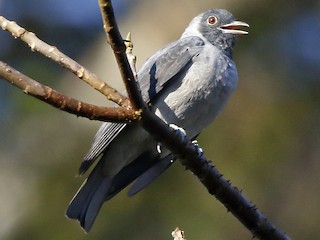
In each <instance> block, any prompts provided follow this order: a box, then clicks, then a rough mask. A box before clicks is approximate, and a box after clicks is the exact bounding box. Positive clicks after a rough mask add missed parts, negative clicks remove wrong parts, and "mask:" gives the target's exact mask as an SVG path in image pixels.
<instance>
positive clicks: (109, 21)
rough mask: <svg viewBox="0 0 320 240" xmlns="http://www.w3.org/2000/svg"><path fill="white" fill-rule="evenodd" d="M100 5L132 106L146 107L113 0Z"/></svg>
mask: <svg viewBox="0 0 320 240" xmlns="http://www.w3.org/2000/svg"><path fill="white" fill-rule="evenodd" d="M98 2H99V6H100V10H101V15H102V19H103V28H104V30H105V32H106V34H107V36H108V40H109V43H110V45H111V48H112V50H113V52H114V55H115V58H116V60H117V63H118V66H119V70H120V73H121V77H122V80H123V81H124V84H125V86H126V90H127V93H128V96H129V99H130V101H131V104H132V107H133V108H134V109H136V110H137V111H138V110H140V111H142V110H143V109H144V108H146V104H145V103H144V101H143V99H142V96H141V93H140V89H139V85H138V84H137V81H136V79H135V75H134V74H133V73H132V70H131V67H130V64H129V62H128V59H127V56H126V46H125V44H124V41H123V38H122V37H121V34H120V32H119V29H118V25H117V22H116V19H115V16H114V12H113V8H112V4H111V1H108V0H99V1H98Z"/></svg>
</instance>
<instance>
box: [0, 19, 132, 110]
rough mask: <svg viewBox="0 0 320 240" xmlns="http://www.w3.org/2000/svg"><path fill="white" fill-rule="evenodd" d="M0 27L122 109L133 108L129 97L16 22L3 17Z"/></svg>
mask: <svg viewBox="0 0 320 240" xmlns="http://www.w3.org/2000/svg"><path fill="white" fill-rule="evenodd" d="M0 26H1V28H2V29H3V30H6V31H8V32H10V33H11V34H12V36H13V37H15V38H19V39H21V40H22V41H23V42H25V43H26V44H28V46H29V47H30V48H31V51H36V52H39V53H41V54H42V55H44V56H46V57H47V58H49V59H51V60H52V61H54V62H56V63H58V64H60V65H61V66H62V67H64V68H65V69H67V70H69V71H70V72H72V73H73V74H75V75H76V76H77V77H78V78H80V79H82V80H83V81H84V82H86V83H87V84H89V85H90V86H91V87H93V88H94V89H96V90H97V91H99V92H100V93H102V94H103V95H105V96H106V97H107V99H108V100H110V101H113V102H115V103H116V104H118V105H120V106H122V107H127V108H131V104H130V101H129V99H128V98H127V97H124V96H122V95H121V94H120V93H118V91H117V90H116V89H114V88H112V87H111V86H110V85H108V84H107V83H105V82H104V81H102V80H101V79H100V78H98V76H97V75H95V74H94V73H92V72H90V71H89V70H88V69H86V68H85V67H83V66H81V65H80V64H79V63H77V62H76V61H74V60H73V59H71V58H70V57H68V56H67V55H65V54H64V53H62V52H61V51H59V49H58V48H57V47H55V46H51V45H49V44H47V43H46V42H44V41H42V40H41V39H39V38H38V37H37V36H36V35H35V34H34V33H32V32H29V31H27V30H26V29H24V28H22V27H20V26H19V25H18V24H17V23H16V22H14V21H9V20H7V19H6V18H4V17H3V16H0Z"/></svg>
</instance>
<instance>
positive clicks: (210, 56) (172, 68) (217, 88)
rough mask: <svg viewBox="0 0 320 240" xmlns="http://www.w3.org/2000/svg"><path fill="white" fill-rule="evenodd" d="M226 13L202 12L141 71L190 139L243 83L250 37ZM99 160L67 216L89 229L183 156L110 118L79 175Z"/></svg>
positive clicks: (151, 99)
mask: <svg viewBox="0 0 320 240" xmlns="http://www.w3.org/2000/svg"><path fill="white" fill-rule="evenodd" d="M240 27H249V25H248V24H247V23H244V22H240V21H236V20H235V18H234V17H233V15H232V14H231V13H229V12H228V11H226V10H221V9H217V10H209V11H206V12H204V13H201V14H200V15H198V16H197V17H195V18H194V19H193V20H192V21H191V22H190V24H189V26H188V27H187V28H186V30H185V31H184V33H183V34H182V36H181V38H180V39H179V40H177V41H175V42H173V43H170V44H168V45H166V46H165V47H163V48H162V49H160V50H159V51H157V52H156V53H155V54H154V55H152V56H151V57H150V58H149V59H148V60H147V61H146V62H145V63H144V65H143V66H142V68H141V70H140V71H139V72H138V76H137V79H138V82H139V84H140V89H141V94H142V96H143V99H144V100H145V102H147V103H148V105H149V106H150V108H151V109H152V111H154V112H155V114H156V115H157V116H159V117H160V118H161V119H162V120H164V121H166V122H167V123H170V124H175V125H176V126H179V127H181V128H183V129H184V130H185V132H186V136H187V137H188V138H189V139H195V138H196V137H197V136H198V135H199V133H200V132H201V131H202V130H203V129H204V128H205V127H207V126H208V125H209V123H211V122H212V121H213V119H214V118H215V117H216V116H217V114H218V113H219V112H220V111H221V110H222V108H223V107H224V105H225V104H226V102H227V100H228V98H229V96H230V95H231V93H232V92H233V90H234V89H235V88H236V85H237V81H238V75H237V69H236V65H235V64H234V62H233V60H232V50H233V47H234V42H235V35H243V34H247V32H246V31H243V30H241V29H240ZM95 160H99V161H98V163H97V165H96V166H95V167H94V169H93V171H92V172H91V174H90V175H89V177H88V178H87V179H86V180H85V181H84V183H83V184H82V186H81V188H80V189H79V190H78V192H77V193H76V195H75V196H74V197H73V199H72V200H71V202H70V205H69V207H68V209H67V212H66V215H67V217H69V218H72V219H77V220H79V221H80V223H81V226H82V227H83V229H84V230H85V231H86V232H88V231H89V230H90V229H91V227H92V225H93V223H94V221H95V219H96V217H97V214H98V212H99V210H100V208H101V206H102V204H103V202H104V201H107V200H109V199H111V198H112V197H113V196H115V195H116V194H117V193H118V192H120V191H121V190H122V189H124V188H125V187H126V186H128V185H129V184H130V183H132V182H133V185H132V186H131V188H130V190H129V195H130V196H132V195H134V194H135V193H137V192H139V191H140V190H142V189H143V188H144V187H146V186H147V185H148V184H149V183H151V182H152V181H153V180H154V179H155V178H156V177H157V176H159V175H160V174H161V173H163V172H164V171H165V170H166V169H167V168H168V167H169V166H171V164H172V163H173V162H174V160H175V158H174V156H173V155H172V153H171V152H170V151H169V150H167V149H165V148H161V151H159V143H158V142H157V141H156V140H155V139H153V138H152V137H151V136H150V135H149V134H148V132H146V131H145V130H144V129H143V128H142V127H141V126H140V125H138V124H134V123H132V124H120V123H104V124H102V126H101V127H100V129H99V130H98V132H97V133H96V135H95V137H94V139H93V144H92V146H91V149H90V150H89V152H88V154H87V155H86V156H85V157H84V160H83V162H82V164H81V166H80V169H79V173H80V174H83V173H84V172H86V171H87V170H88V168H89V167H90V166H91V165H92V163H93V162H94V161H95Z"/></svg>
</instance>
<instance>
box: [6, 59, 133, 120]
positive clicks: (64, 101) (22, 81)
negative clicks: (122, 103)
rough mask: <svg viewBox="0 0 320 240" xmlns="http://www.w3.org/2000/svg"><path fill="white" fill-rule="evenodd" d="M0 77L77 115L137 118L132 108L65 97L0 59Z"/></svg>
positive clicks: (117, 118) (119, 118)
mask: <svg viewBox="0 0 320 240" xmlns="http://www.w3.org/2000/svg"><path fill="white" fill-rule="evenodd" d="M0 77H2V78H4V79H5V80H7V81H9V82H11V83H12V84H14V86H16V87H18V88H20V89H21V90H22V91H23V92H24V93H25V94H28V95H30V96H33V97H35V98H38V99H40V100H42V101H44V102H46V103H48V104H50V105H52V106H54V107H56V108H59V109H61V110H63V111H66V112H69V113H72V114H75V115H77V116H81V117H86V118H89V119H94V120H100V121H110V122H130V121H136V120H138V119H139V115H138V114H136V112H135V111H134V110H132V109H127V108H124V107H117V108H112V107H101V106H96V105H93V104H88V103H85V102H81V101H79V100H77V99H74V98H71V97H67V96H65V95H63V94H61V93H59V92H57V91H55V90H53V89H52V88H50V87H48V86H45V85H42V84H40V83H38V82H36V81H35V80H33V79H31V78H29V77H27V76H26V75H24V74H22V73H20V72H19V71H17V70H16V69H14V68H12V67H10V66H9V65H8V64H6V63H4V62H2V61H0Z"/></svg>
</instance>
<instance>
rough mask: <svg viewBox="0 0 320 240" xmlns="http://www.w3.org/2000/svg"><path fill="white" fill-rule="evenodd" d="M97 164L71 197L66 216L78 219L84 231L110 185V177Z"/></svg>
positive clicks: (89, 225)
mask: <svg viewBox="0 0 320 240" xmlns="http://www.w3.org/2000/svg"><path fill="white" fill-rule="evenodd" d="M100 165H101V164H98V165H97V166H96V167H95V169H94V170H93V172H92V173H91V174H90V176H89V177H88V178H87V179H86V180H85V181H84V183H83V184H82V186H81V187H80V189H79V190H78V192H77V193H76V194H75V196H74V197H73V198H72V200H71V202H70V204H69V206H68V209H67V211H66V216H67V217H68V218H71V219H76V220H79V222H80V224H81V227H82V228H83V229H84V230H85V232H89V231H90V229H91V227H92V225H93V223H94V221H95V219H96V217H97V215H98V212H99V210H100V208H101V206H102V204H103V202H104V200H105V196H106V194H107V192H108V191H109V188H110V185H111V180H112V179H111V178H108V177H105V176H103V174H102V166H100Z"/></svg>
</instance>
